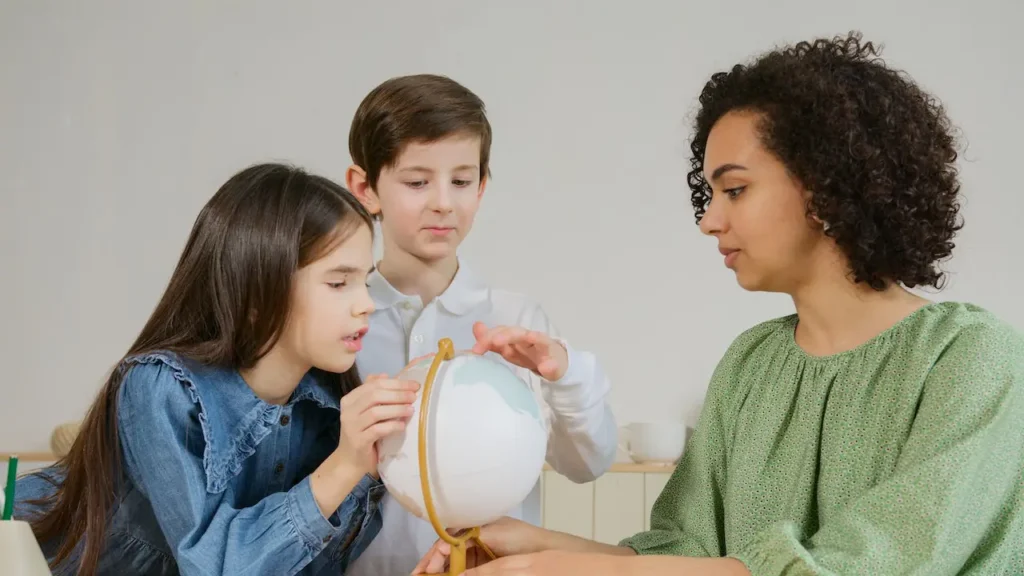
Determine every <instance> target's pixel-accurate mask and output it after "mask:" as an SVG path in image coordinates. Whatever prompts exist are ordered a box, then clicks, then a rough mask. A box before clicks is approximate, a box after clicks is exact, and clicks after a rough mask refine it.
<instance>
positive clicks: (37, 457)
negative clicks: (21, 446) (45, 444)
mask: <svg viewBox="0 0 1024 576" xmlns="http://www.w3.org/2000/svg"><path fill="white" fill-rule="evenodd" d="M11 456H17V457H18V462H54V461H56V460H57V457H56V456H54V455H53V453H51V452H0V463H3V464H7V459H8V458H10V457H11Z"/></svg>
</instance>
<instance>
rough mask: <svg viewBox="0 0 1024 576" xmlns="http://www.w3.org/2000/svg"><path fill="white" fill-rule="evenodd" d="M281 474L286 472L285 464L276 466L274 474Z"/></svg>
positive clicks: (281, 463) (279, 463)
mask: <svg viewBox="0 0 1024 576" xmlns="http://www.w3.org/2000/svg"><path fill="white" fill-rule="evenodd" d="M281 472H284V462H278V463H277V465H276V466H274V474H280V473H281Z"/></svg>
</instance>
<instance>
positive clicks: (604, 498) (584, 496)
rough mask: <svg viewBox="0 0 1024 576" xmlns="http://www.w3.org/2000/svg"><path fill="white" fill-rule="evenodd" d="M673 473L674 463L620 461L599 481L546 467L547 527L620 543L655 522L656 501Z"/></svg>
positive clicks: (543, 516) (600, 540) (544, 511)
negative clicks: (574, 478)
mask: <svg viewBox="0 0 1024 576" xmlns="http://www.w3.org/2000/svg"><path fill="white" fill-rule="evenodd" d="M671 473H672V469H671V468H659V467H650V466H636V465H617V466H614V467H613V468H612V470H611V471H610V472H608V473H606V474H605V475H603V476H601V477H600V478H598V479H597V480H596V481H594V482H588V483H586V484H576V483H574V482H572V481H571V480H569V479H567V478H565V477H564V476H562V475H561V474H559V473H557V472H554V471H553V470H546V471H545V472H544V479H543V484H542V497H543V501H544V506H543V515H542V519H543V524H544V527H545V528H548V529H550V530H557V531H559V532H567V533H569V534H573V535H576V536H581V537H583V538H589V539H592V540H597V541H598V542H604V543H606V544H617V543H618V542H619V541H621V540H622V539H623V538H626V537H628V536H632V535H633V534H636V533H637V532H643V531H644V530H647V529H648V528H650V516H651V506H653V505H654V501H655V500H656V499H657V498H658V495H659V494H660V493H661V490H662V489H663V488H664V487H665V483H666V482H668V478H669V476H670V475H671Z"/></svg>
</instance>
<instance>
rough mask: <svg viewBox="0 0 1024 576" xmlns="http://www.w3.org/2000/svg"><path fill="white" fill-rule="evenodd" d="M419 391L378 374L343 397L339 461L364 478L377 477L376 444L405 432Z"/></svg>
mask: <svg viewBox="0 0 1024 576" xmlns="http://www.w3.org/2000/svg"><path fill="white" fill-rule="evenodd" d="M419 387H420V385H419V383H417V382H411V381H405V380H394V379H391V378H387V377H385V376H384V375H381V374H375V375H372V376H370V377H368V378H367V379H366V380H365V381H364V382H363V383H362V384H360V385H359V386H358V387H356V389H355V390H352V391H351V392H349V393H348V394H346V395H345V396H344V397H342V399H341V437H340V438H339V439H338V450H337V453H338V456H339V459H340V460H341V461H343V462H346V463H351V464H352V465H354V466H355V468H356V470H357V471H358V472H360V473H362V474H373V475H376V473H377V441H378V440H380V439H381V438H383V437H385V436H388V435H389V434H393V433H395V432H401V431H402V430H405V426H406V424H408V422H409V418H410V417H411V416H412V413H413V406H412V404H413V402H415V401H416V391H417V390H419Z"/></svg>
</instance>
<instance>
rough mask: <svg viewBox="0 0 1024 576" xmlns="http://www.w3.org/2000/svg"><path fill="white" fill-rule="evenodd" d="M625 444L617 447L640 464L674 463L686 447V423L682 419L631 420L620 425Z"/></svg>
mask: <svg viewBox="0 0 1024 576" xmlns="http://www.w3.org/2000/svg"><path fill="white" fill-rule="evenodd" d="M622 431H623V433H624V436H625V445H622V444H620V445H619V448H621V449H622V451H623V452H625V453H626V454H629V457H630V458H632V459H633V461H634V462H637V463H640V464H666V465H668V464H675V463H676V462H678V461H679V458H680V457H681V456H682V455H683V450H684V449H685V448H686V440H687V432H688V429H687V427H686V423H685V422H683V421H682V420H662V421H658V422H633V423H632V424H629V425H627V426H623V427H622Z"/></svg>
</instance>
